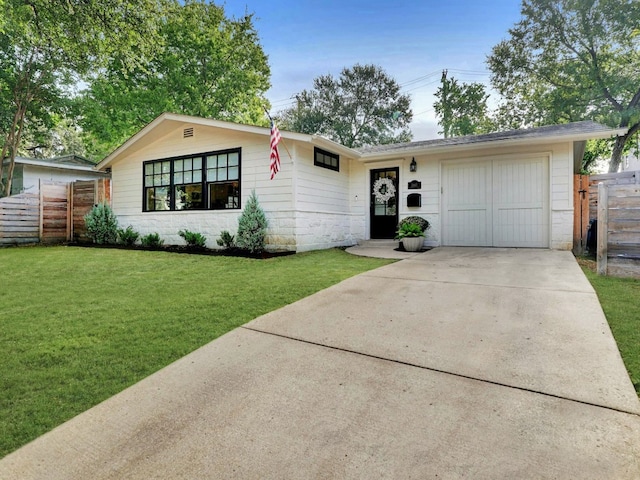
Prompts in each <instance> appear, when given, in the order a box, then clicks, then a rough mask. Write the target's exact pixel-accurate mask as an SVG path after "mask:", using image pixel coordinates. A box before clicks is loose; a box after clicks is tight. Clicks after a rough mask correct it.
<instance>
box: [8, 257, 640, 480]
mask: <svg viewBox="0 0 640 480" xmlns="http://www.w3.org/2000/svg"><path fill="white" fill-rule="evenodd" d="M0 478H1V479H3V480H8V479H21V480H22V479H36V478H37V479H48V480H54V479H88V478H90V479H120V478H122V479H160V478H162V479H174V478H180V479H202V478H242V479H247V478H248V479H269V478H278V479H289V478H293V479H297V478H299V479H310V478H321V479H327V478H363V479H371V478H388V479H398V478H402V479H411V478H415V479H424V478H444V479H452V478H453V479H456V478H473V479H485V478H486V479H495V478H518V479H523V478H536V479H546V478H548V479H551V478H553V479H574V478H580V479H604V478H606V479H609V478H611V479H613V478H615V479H637V478H640V402H639V401H638V397H637V396H636V393H635V391H634V389H633V386H632V385H631V381H630V380H629V377H628V376H627V374H626V371H625V368H624V366H623V364H622V361H621V358H620V355H619V353H618V350H617V348H616V345H615V342H614V340H613V338H612V336H611V333H610V330H609V327H608V325H607V323H606V320H605V318H604V316H603V314H602V310H601V308H600V305H599V303H598V300H597V297H596V296H595V293H594V291H593V290H592V288H591V286H590V285H589V283H588V282H587V280H586V278H585V277H584V276H583V274H582V272H581V271H580V269H579V267H578V265H577V264H576V262H575V260H574V259H573V257H572V256H571V254H570V253H568V252H557V251H549V250H519V249H511V250H509V249H476V248H468V249H464V248H437V249H434V250H432V251H430V252H426V253H422V254H419V255H414V256H411V257H410V258H407V259H405V260H402V261H400V262H397V263H394V264H391V265H388V266H385V267H383V268H379V269H377V270H374V271H371V272H368V273H365V274H362V275H359V276H357V277H353V278H351V279H349V280H346V281H344V282H342V283H340V284H338V285H335V286H333V287H331V288H328V289H326V290H324V291H322V292H319V293H318V294H316V295H312V296H311V297H308V298H306V299H304V300H301V301H299V302H297V303H295V304H292V305H289V306H287V307H285V308H282V309H280V310H278V311H275V312H272V313H270V314H268V315H265V316H263V317H260V318H258V319H256V320H254V321H253V322H250V323H249V324H247V325H245V326H244V327H242V328H239V329H236V330H235V331H233V332H231V333H229V334H227V335H225V336H223V337H221V338H219V339H218V340H216V341H214V342H212V343H210V344H209V345H206V346H205V347H203V348H201V349H199V350H197V351H196V352H194V353H192V354H190V355H188V356H186V357H184V358H183V359H181V360H179V361H178V362H176V363H174V364H172V365H170V366H168V367H167V368H165V369H163V370H161V371H160V372H158V373H156V374H155V375H152V376H151V377H148V378H147V379H145V380H143V381H142V382H140V383H138V384H136V385H134V386H133V387H131V388H129V389H127V390H126V391H124V392H122V393H121V394H119V395H116V396H115V397H113V398H111V399H109V400H107V401H105V402H104V403H102V404H100V405H98V406H97V407H95V408H93V409H91V410H89V411H87V412H85V413H83V414H82V415H79V416H78V417H76V418H74V419H73V420H71V421H69V422H67V423H65V424H64V425H62V426H60V427H58V428H57V429H55V430H54V431H52V432H50V433H49V434H46V435H44V436H42V437H40V438H39V439H37V440H36V441H34V442H33V443H31V444H29V445H27V446H25V447H23V448H22V449H20V450H18V451H17V452H15V453H13V454H11V455H9V456H7V457H5V458H4V459H3V460H1V461H0Z"/></svg>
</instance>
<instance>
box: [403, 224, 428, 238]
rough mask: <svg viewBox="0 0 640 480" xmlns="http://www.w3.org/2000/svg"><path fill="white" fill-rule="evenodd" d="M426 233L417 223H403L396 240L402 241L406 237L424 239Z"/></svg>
mask: <svg viewBox="0 0 640 480" xmlns="http://www.w3.org/2000/svg"><path fill="white" fill-rule="evenodd" d="M423 235H424V232H423V230H422V228H421V227H420V225H418V224H417V223H403V224H401V225H400V228H399V229H398V231H397V232H396V238H397V239H399V240H402V239H403V238H405V237H422V236H423Z"/></svg>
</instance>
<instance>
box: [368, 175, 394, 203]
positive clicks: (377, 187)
mask: <svg viewBox="0 0 640 480" xmlns="http://www.w3.org/2000/svg"><path fill="white" fill-rule="evenodd" d="M395 195H396V186H395V185H394V184H393V180H391V179H390V178H388V177H384V178H379V179H377V180H376V181H375V182H374V183H373V196H374V197H375V198H376V200H377V201H378V202H380V203H385V202H387V201H389V200H391V199H392V198H394V197H395Z"/></svg>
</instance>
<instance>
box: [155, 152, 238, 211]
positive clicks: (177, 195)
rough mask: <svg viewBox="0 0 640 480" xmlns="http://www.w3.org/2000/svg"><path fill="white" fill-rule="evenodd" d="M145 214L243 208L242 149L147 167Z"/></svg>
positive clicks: (156, 161)
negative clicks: (241, 204) (241, 180)
mask: <svg viewBox="0 0 640 480" xmlns="http://www.w3.org/2000/svg"><path fill="white" fill-rule="evenodd" d="M143 170H144V187H143V188H144V200H143V211H145V212H156V211H162V210H203V209H209V210H222V209H230V208H233V209H237V208H240V149H234V150H225V151H221V152H211V153H205V154H198V155H193V156H188V157H179V158H172V159H163V160H153V161H149V162H145V163H144V167H143Z"/></svg>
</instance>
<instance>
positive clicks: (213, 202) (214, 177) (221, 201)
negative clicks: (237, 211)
mask: <svg viewBox="0 0 640 480" xmlns="http://www.w3.org/2000/svg"><path fill="white" fill-rule="evenodd" d="M239 175H240V152H239V151H235V152H226V153H217V154H212V155H207V190H208V194H209V208H210V209H211V210H220V209H224V208H239V207H240V183H239V179H240V176H239Z"/></svg>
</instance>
